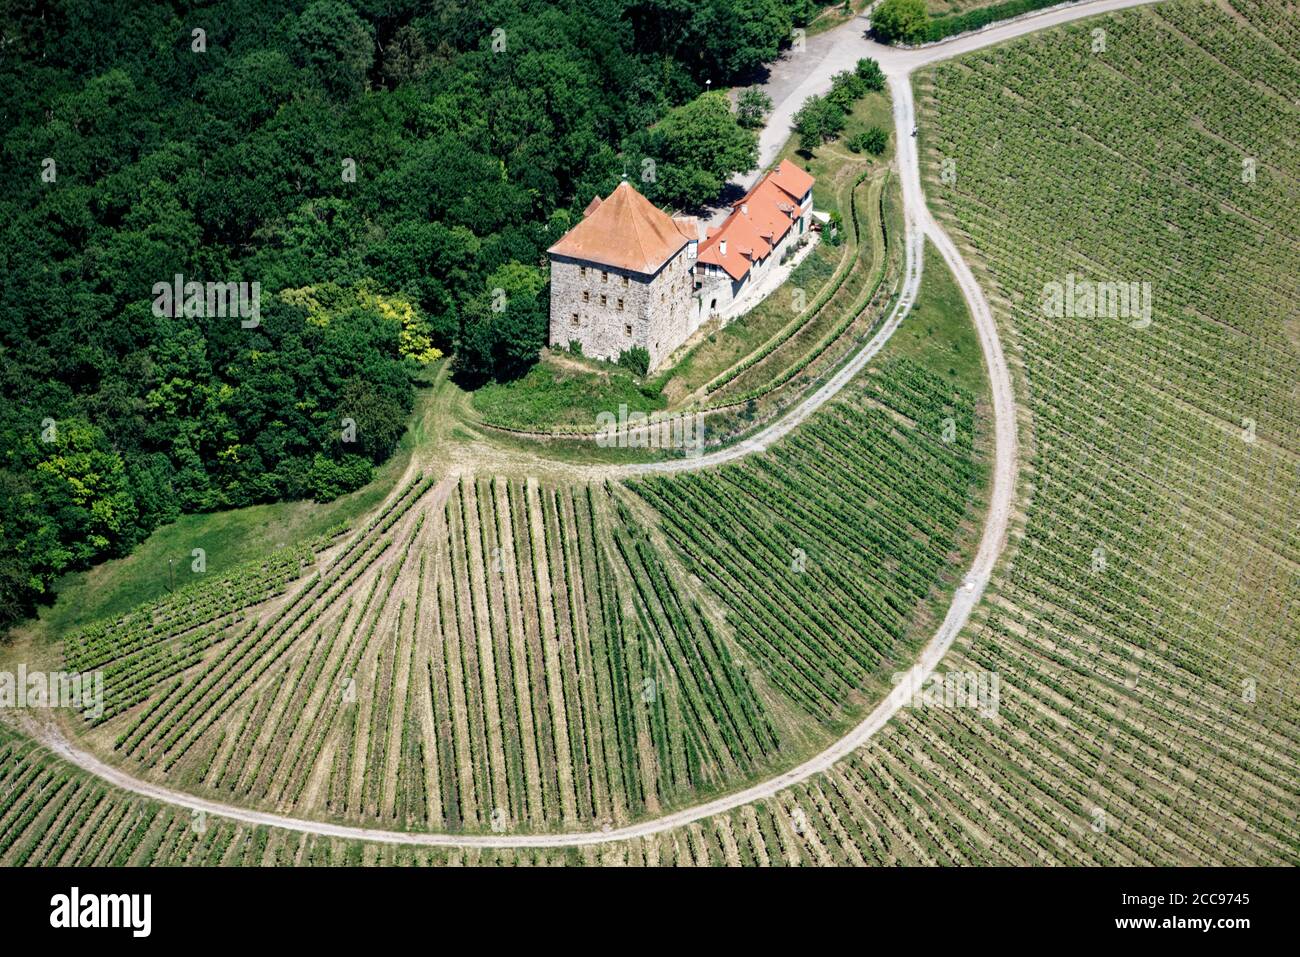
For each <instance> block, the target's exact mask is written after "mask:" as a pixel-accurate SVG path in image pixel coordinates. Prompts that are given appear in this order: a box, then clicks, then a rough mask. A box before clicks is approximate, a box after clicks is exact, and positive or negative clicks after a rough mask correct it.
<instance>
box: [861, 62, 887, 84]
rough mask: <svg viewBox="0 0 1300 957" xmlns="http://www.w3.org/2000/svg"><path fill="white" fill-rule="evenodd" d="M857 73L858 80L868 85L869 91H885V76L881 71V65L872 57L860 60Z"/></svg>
mask: <svg viewBox="0 0 1300 957" xmlns="http://www.w3.org/2000/svg"><path fill="white" fill-rule="evenodd" d="M855 72H856V73H857V75H858V79H860V80H861V81H862V82H863V83H865V84H866V85H867V89H868V90H883V89H884V88H885V74H884V72H883V71H882V70H881V69H880V64H879V63H877V62H876V61H875V60H873V59H871V57H863V58H862V59H861V60H859V61H858V65H857V67H856V69H855Z"/></svg>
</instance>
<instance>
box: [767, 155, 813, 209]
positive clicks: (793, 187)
mask: <svg viewBox="0 0 1300 957" xmlns="http://www.w3.org/2000/svg"><path fill="white" fill-rule="evenodd" d="M766 178H768V179H771V180H772V181H773V182H774V183H776V185H777V186H780V187H781V189H783V190H785V192H786V193H788V194H789V195H790V196H791V197H793V198H794V201H795V202H796V203H797V202H798V201H799V200H801V199H803V196H804V194H805V193H807V192H808V190H810V189H812V185H813V178H812V176H811V175H810V174H809V173H808V171H807V170H804V169H800V168H799V167H798V166H796V165H795V164H794V163H791V162H790V161H789V160H788V159H784V160H781V165H780V166H778V167H777V168H776V169H774V170H773V171H772V172H770V173H768V174H767V177H766Z"/></svg>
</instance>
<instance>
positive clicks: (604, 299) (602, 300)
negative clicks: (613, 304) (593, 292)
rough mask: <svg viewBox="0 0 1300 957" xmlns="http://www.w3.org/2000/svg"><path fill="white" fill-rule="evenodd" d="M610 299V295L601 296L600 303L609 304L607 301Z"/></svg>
mask: <svg viewBox="0 0 1300 957" xmlns="http://www.w3.org/2000/svg"><path fill="white" fill-rule="evenodd" d="M608 299H609V297H608V296H601V297H600V304H601V305H602V306H606V305H609V303H608V302H607V300H608Z"/></svg>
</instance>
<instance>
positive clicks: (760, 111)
mask: <svg viewBox="0 0 1300 957" xmlns="http://www.w3.org/2000/svg"><path fill="white" fill-rule="evenodd" d="M771 109H772V98H771V97H770V96H768V95H767V94H766V93H764V92H763V91H762V90H761V89H760V88H759V87H756V86H751V87H749V88H748V89H745V90H741V92H740V96H738V97H737V98H736V122H737V123H739V124H740V125H741V126H743V127H744V128H745V129H747V130H752V129H756V128H757V127H760V126H762V125H763V117H764V116H766V115H767V113H768V111H769V110H771Z"/></svg>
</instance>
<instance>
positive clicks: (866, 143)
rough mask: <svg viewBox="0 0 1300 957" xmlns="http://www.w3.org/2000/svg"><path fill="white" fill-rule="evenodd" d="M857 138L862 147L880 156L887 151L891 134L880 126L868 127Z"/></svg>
mask: <svg viewBox="0 0 1300 957" xmlns="http://www.w3.org/2000/svg"><path fill="white" fill-rule="evenodd" d="M855 138H856V139H857V140H858V143H859V145H860V146H861V147H862V149H864V150H866V151H867V152H868V153H871V154H872V155H874V156H879V155H880V154H881V153H883V152H884V151H885V147H886V146H888V145H889V134H888V133H887V132H886V131H885V130H882V129H881V128H880V127H879V126H871V127H868V128H867V129H866V130H865V131H864V132H862V133H859V134H858V135H857V137H855ZM855 152H856V151H855Z"/></svg>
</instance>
